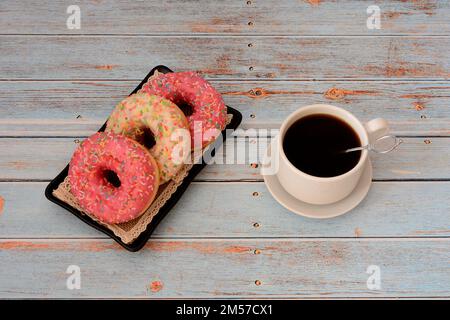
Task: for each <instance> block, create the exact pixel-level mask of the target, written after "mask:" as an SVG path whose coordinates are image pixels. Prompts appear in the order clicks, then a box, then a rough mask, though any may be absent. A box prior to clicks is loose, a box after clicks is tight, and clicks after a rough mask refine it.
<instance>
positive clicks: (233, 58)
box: [0, 36, 450, 80]
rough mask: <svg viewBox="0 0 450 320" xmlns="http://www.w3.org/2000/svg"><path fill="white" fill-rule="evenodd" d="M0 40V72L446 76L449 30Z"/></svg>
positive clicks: (7, 75) (20, 75)
mask: <svg viewBox="0 0 450 320" xmlns="http://www.w3.org/2000/svg"><path fill="white" fill-rule="evenodd" d="M0 43H1V44H2V45H1V46H0V67H1V69H0V76H1V78H0V79H105V80H106V79H121V80H125V79H128V80H130V79H133V80H140V79H142V78H143V77H144V76H145V75H146V74H147V72H148V71H149V70H148V69H149V68H150V67H152V66H154V65H157V64H164V65H167V66H170V67H171V68H173V69H175V70H178V71H182V70H198V71H200V72H202V73H203V74H204V75H206V76H207V77H208V78H214V79H230V78H234V79H236V78H239V79H255V78H259V79H275V78H277V79H280V78H281V79H328V78H333V79H334V78H343V79H385V78H389V79H436V80H438V79H448V78H449V75H450V52H449V50H447V49H448V47H449V46H450V38H449V37H447V36H433V37H428V36H424V37H396V36H394V37H391V36H386V37H357V36H355V37H344V36H342V37H339V36H333V37H328V36H327V37H301V36H300V37H295V36H273V37H272V36H269V37H251V36H243V37H234V36H227V37H195V36H178V37H177V36H175V37H161V36H107V37H106V36H79V37H73V36H0ZM250 43H251V44H252V46H251V47H249V46H248V44H250Z"/></svg>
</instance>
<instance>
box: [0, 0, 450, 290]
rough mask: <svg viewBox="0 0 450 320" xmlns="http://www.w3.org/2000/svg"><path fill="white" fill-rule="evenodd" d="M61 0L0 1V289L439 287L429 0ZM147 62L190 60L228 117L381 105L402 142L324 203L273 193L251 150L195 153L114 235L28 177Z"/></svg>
mask: <svg viewBox="0 0 450 320" xmlns="http://www.w3.org/2000/svg"><path fill="white" fill-rule="evenodd" d="M73 2H74V1H53V0H52V1H50V0H45V1H32V0H24V1H14V0H3V1H1V2H0V33H1V35H0V68H1V73H0V105H1V108H0V135H1V138H0V150H1V156H0V179H1V182H0V196H1V197H2V201H0V202H2V203H3V202H4V205H3V209H2V214H1V216H0V297H2V298H54V297H56V298H80V297H83V298H86V297H92V298H100V297H112V298H119V297H120V298H123V297H127V298H136V297H139V298H142V297H144V298H180V297H185V298H187V297H189V298H224V297H225V298H241V297H250V298H253V297H271V298H355V297H364V298H381V297H389V298H390V297H430V298H431V297H433V298H435V297H447V298H448V297H450V268H449V265H450V239H449V235H450V180H449V179H450V166H449V162H450V138H449V136H450V106H449V97H450V82H449V77H450V38H449V33H450V24H449V22H448V17H449V16H450V6H449V4H448V2H447V1H444V0H442V1H432V0H423V1H381V0H373V1H368V2H366V1H358V0H347V1H339V3H338V2H336V1H328V0H323V1H319V0H315V1H312V0H310V1H301V0H278V1H263V0H251V1H244V0H239V1H215V2H212V1H211V2H209V1H208V2H207V1H181V0H172V1H167V2H162V1H159V0H148V1H114V2H113V1H106V0H105V1H101V0H100V1H94V0H91V1H76V2H77V4H78V5H79V8H80V10H81V28H80V29H68V28H67V26H66V20H67V19H68V18H69V16H70V14H67V13H66V10H67V8H68V6H69V5H72V4H74V3H73ZM369 5H378V6H379V8H380V10H381V11H380V13H381V29H369V28H367V26H366V20H367V18H368V17H369V16H370V15H371V14H368V13H367V11H366V10H367V7H368V6H369ZM158 64H164V65H167V66H169V67H171V68H173V69H174V70H177V71H182V70H199V71H201V72H202V73H203V74H204V75H205V77H206V78H208V79H209V80H210V81H211V82H212V83H213V85H214V86H216V87H217V88H218V90H220V92H221V93H222V94H223V97H224V99H225V101H226V103H227V104H229V105H230V106H233V107H235V108H237V109H238V110H240V111H241V112H242V114H243V122H242V128H246V129H248V128H277V127H278V126H279V125H280V123H281V121H282V120H283V119H284V118H285V117H286V116H287V115H288V114H289V113H291V112H292V111H294V110H296V109H297V108H299V107H301V106H304V105H308V104H312V103H329V104H334V105H337V106H340V107H343V108H345V109H347V110H349V111H351V112H353V113H354V114H355V115H356V116H357V117H359V118H360V119H361V120H364V121H365V120H369V119H371V118H374V117H379V116H382V117H384V118H386V119H387V120H388V121H390V124H391V127H392V131H393V132H394V133H395V134H397V135H399V136H401V137H402V138H403V140H404V141H405V143H404V144H403V145H402V146H401V148H399V149H398V150H397V151H395V152H393V153H391V154H389V155H384V156H374V157H373V158H372V159H373V164H374V177H373V179H374V182H373V186H372V188H371V190H370V192H369V194H368V196H367V198H366V199H365V200H364V201H363V202H362V203H361V204H360V205H359V206H358V207H357V208H356V209H354V210H353V211H352V212H350V213H348V214H346V215H343V216H341V217H338V218H335V219H330V220H325V221H316V220H311V219H307V218H303V217H300V216H297V215H295V214H293V213H290V212H288V211H287V210H285V209H284V208H283V207H281V206H280V205H279V204H278V203H277V202H275V200H274V199H273V198H272V197H271V195H270V194H269V193H268V191H267V189H266V187H265V185H264V183H263V182H262V178H261V176H260V175H259V168H255V167H256V166H255V165H251V164H242V165H212V166H209V167H208V168H207V169H205V170H204V171H203V172H202V173H201V174H200V175H199V176H198V177H197V179H196V182H194V183H193V184H192V185H191V186H190V187H189V189H188V191H187V192H186V193H185V195H184V196H183V198H182V199H181V201H180V202H179V203H178V204H177V206H176V207H175V208H174V209H173V210H172V212H170V213H169V215H168V216H167V217H166V218H165V220H164V221H163V222H162V223H161V224H160V226H159V227H158V228H157V230H156V231H155V233H154V237H153V239H152V240H151V241H149V243H148V245H147V246H146V247H145V248H144V249H143V250H142V251H140V252H138V253H130V252H127V251H125V250H124V249H122V248H121V247H120V246H119V245H117V244H116V243H115V242H113V241H112V240H111V239H109V238H107V237H105V236H104V235H103V234H102V233H99V232H97V231H95V230H94V229H92V228H90V227H89V226H87V225H85V224H83V223H82V222H80V221H79V220H78V219H77V218H75V217H74V216H72V215H71V214H70V213H68V212H67V211H65V210H63V209H61V208H60V207H58V206H56V205H54V204H52V203H50V202H49V201H47V200H46V199H45V198H44V195H43V192H44V188H45V186H46V185H47V184H48V181H50V180H51V179H52V178H53V177H54V176H55V175H56V174H57V173H58V172H59V171H60V170H61V169H62V168H63V167H64V166H65V165H66V163H67V162H68V161H69V159H70V157H71V154H72V152H73V150H74V148H75V146H76V144H75V143H74V140H76V139H82V138H84V137H86V136H88V135H90V134H92V133H93V132H95V131H96V130H97V129H98V128H99V127H100V125H101V124H102V123H103V122H104V120H105V119H106V117H107V116H108V114H109V113H110V111H111V110H112V108H113V106H114V105H115V104H116V103H117V102H118V101H119V100H120V99H121V98H122V97H124V96H126V95H127V94H128V93H129V92H130V91H131V90H132V89H133V88H134V87H135V86H136V85H137V84H138V83H139V81H140V80H141V79H142V78H143V77H144V76H145V75H146V74H147V72H148V71H149V70H150V69H151V68H152V67H153V66H155V65H158ZM331 89H334V90H331ZM70 265H76V266H79V267H80V270H81V289H79V290H77V289H74V290H69V289H68V288H67V286H66V281H67V278H68V277H69V276H70V275H69V274H67V273H66V270H67V269H68V267H69V266H70ZM369 266H377V267H369ZM371 268H372V269H371ZM373 268H379V269H378V270H379V275H380V278H379V279H380V282H379V283H380V287H378V288H373V287H371V286H368V285H367V281H368V279H369V277H370V276H371V275H370V274H369V273H367V271H368V270H369V271H370V272H373V271H371V270H376V269H373ZM377 275H378V274H375V275H372V278H373V277H374V276H377ZM372 278H371V279H372ZM369 282H370V281H369Z"/></svg>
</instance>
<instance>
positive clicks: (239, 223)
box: [0, 181, 450, 243]
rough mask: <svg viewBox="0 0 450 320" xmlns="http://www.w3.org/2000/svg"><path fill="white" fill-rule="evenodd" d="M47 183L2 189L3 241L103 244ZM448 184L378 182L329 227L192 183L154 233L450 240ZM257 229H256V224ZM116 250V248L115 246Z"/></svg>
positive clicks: (222, 186) (248, 190) (215, 186)
mask: <svg viewBox="0 0 450 320" xmlns="http://www.w3.org/2000/svg"><path fill="white" fill-rule="evenodd" d="M46 185H47V183H42V182H10V183H4V182H3V183H0V195H1V196H2V197H3V198H4V199H5V208H4V212H3V214H2V216H1V217H0V235H1V238H92V237H105V236H104V235H103V234H102V233H100V232H97V231H96V230H94V229H92V228H91V227H89V226H88V225H86V224H84V223H83V222H81V221H79V220H78V219H77V218H76V217H74V216H73V215H72V214H71V213H69V212H67V211H66V210H64V209H61V208H60V207H59V206H57V205H55V204H53V203H51V202H49V201H48V200H46V199H45V198H44V196H43V194H44V189H45V186H46ZM449 193H450V182H447V181H445V182H374V183H373V185H372V188H371V190H370V192H369V194H368V196H367V198H366V199H364V201H363V202H362V203H361V204H360V205H359V206H358V207H357V208H355V209H354V210H353V211H352V212H350V213H348V214H345V215H343V216H341V217H337V218H334V219H329V220H321V221H318V220H314V219H307V218H303V217H299V216H297V215H296V214H294V213H291V212H289V211H287V210H286V209H284V207H282V206H281V205H279V204H278V203H277V202H276V201H275V200H274V199H273V198H272V196H271V195H270V193H269V192H268V190H267V189H266V187H265V185H264V183H262V182H256V183H246V182H243V183H242V182H241V183H229V182H228V183H217V182H214V183H211V182H208V183H206V182H202V183H199V182H197V183H193V184H192V185H191V186H190V187H189V189H188V190H187V191H186V193H185V194H184V195H183V198H182V199H181V200H180V202H179V203H178V204H177V205H176V206H175V207H174V209H173V210H172V211H171V212H170V213H169V214H168V215H167V217H166V218H165V219H164V220H163V221H162V223H161V224H160V225H159V226H158V228H157V229H156V231H155V233H154V236H155V237H163V238H178V237H189V238H203V237H208V238H211V237H212V238H215V237H219V238H224V237H234V238H235V237H243V238H246V237H299V238H304V237H326V238H327V237H448V236H450V200H449V197H448V195H449ZM255 222H256V223H258V224H259V226H257V227H255V226H254V223H255ZM110 243H113V241H112V240H110Z"/></svg>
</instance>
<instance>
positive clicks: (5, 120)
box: [0, 80, 450, 136]
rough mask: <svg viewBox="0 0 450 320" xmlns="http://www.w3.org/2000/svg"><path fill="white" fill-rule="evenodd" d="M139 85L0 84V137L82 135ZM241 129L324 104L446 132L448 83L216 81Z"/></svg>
mask: <svg viewBox="0 0 450 320" xmlns="http://www.w3.org/2000/svg"><path fill="white" fill-rule="evenodd" d="M138 83H139V81H3V82H2V81H0V135H2V136H88V135H90V134H92V133H93V132H95V131H97V130H98V128H99V127H100V126H101V125H102V124H103V123H104V121H105V120H106V118H107V117H108V115H109V114H110V112H111V110H112V109H113V108H114V106H115V105H116V104H117V103H118V102H119V101H120V100H121V99H123V98H124V97H126V96H127V95H128V94H129V93H130V92H131V91H133V89H134V88H135V87H136V86H137V84H138ZM213 85H214V86H215V87H216V88H217V89H218V90H219V91H220V92H221V93H222V94H223V97H224V100H225V102H226V103H227V104H228V105H230V106H232V107H234V108H236V109H238V110H239V111H240V112H241V113H242V114H243V121H242V125H241V127H242V128H278V127H279V126H280V124H281V122H282V121H283V119H285V118H286V117H287V116H288V115H289V114H290V113H291V112H293V111H295V110H296V109H298V108H299V107H301V106H305V105H308V104H314V103H327V104H333V105H337V106H340V107H343V108H345V109H347V110H349V111H350V112H352V113H354V114H355V115H356V116H357V117H358V118H359V119H361V120H362V121H367V120H370V119H372V118H376V117H380V116H383V117H384V118H386V119H387V120H388V121H389V123H390V126H391V129H392V131H393V132H395V133H396V134H400V135H414V136H416V135H422V136H434V135H437V136H444V135H445V136H448V135H450V108H449V105H448V100H449V98H450V83H449V82H445V81H444V82H441V81H436V82H426V81H425V82H424V81H422V82H419V81H399V82H397V81H394V82H391V81H364V82H357V81H319V82H315V81H314V82H313V81H220V80H219V81H214V82H213Z"/></svg>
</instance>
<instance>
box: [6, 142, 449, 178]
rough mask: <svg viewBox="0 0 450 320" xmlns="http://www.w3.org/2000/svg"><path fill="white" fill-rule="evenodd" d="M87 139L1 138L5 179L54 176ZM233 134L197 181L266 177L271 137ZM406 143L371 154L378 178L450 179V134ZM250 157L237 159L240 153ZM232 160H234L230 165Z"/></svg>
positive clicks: (240, 156)
mask: <svg viewBox="0 0 450 320" xmlns="http://www.w3.org/2000/svg"><path fill="white" fill-rule="evenodd" d="M81 140H82V138H1V139H0V150H8V152H6V153H4V154H3V155H2V157H1V158H0V181H1V180H47V181H50V180H52V179H53V178H54V177H55V176H56V175H57V174H58V173H59V172H60V171H61V170H62V169H63V168H64V167H65V166H66V164H67V163H68V162H69V161H70V158H71V156H72V153H73V151H74V150H75V148H76V146H77V144H76V143H75V142H74V141H81ZM248 140H249V141H248V142H246V141H245V140H244V138H229V139H228V140H227V141H226V143H225V146H224V148H221V149H220V150H219V152H218V153H217V158H216V161H217V163H214V164H211V165H209V166H207V167H206V168H205V169H204V170H203V171H202V172H201V174H200V175H199V176H197V178H196V179H197V180H201V181H243V180H246V181H248V180H252V181H255V180H256V181H262V177H261V176H260V174H259V168H255V167H254V166H252V164H253V163H256V164H260V163H261V162H262V160H263V157H264V154H265V151H266V148H267V146H268V144H269V143H270V139H267V138H253V137H252V138H250V139H248ZM403 141H404V142H403V144H402V145H401V146H400V147H399V148H398V149H396V150H394V151H393V152H391V153H389V154H375V153H372V154H371V158H372V163H373V166H374V179H376V180H386V179H388V180H402V179H421V180H427V179H428V180H429V179H450V167H449V165H448V164H449V163H450V139H449V138H437V137H428V138H403ZM237 155H239V159H247V160H245V161H241V162H239V163H237V158H235V159H234V158H231V157H232V156H233V157H238V156H237ZM227 161H231V162H229V163H231V164H226V163H227Z"/></svg>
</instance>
